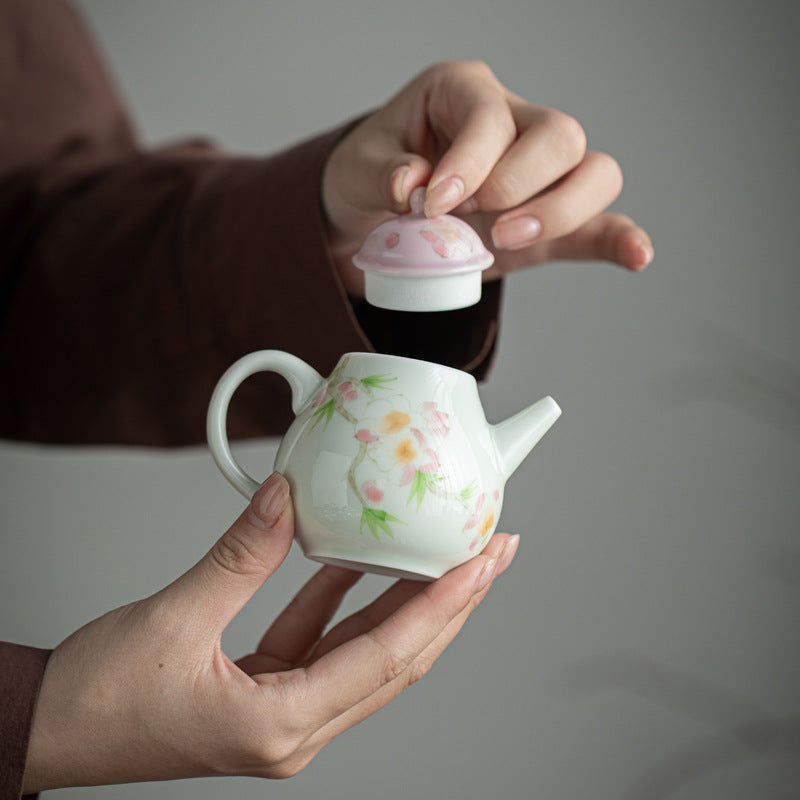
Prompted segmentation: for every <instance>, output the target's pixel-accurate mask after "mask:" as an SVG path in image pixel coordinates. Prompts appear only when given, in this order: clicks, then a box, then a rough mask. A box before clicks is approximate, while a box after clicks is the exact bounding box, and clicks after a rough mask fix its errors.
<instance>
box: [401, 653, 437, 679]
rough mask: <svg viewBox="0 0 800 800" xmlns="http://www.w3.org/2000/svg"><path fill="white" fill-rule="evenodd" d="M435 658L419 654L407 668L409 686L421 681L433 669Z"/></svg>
mask: <svg viewBox="0 0 800 800" xmlns="http://www.w3.org/2000/svg"><path fill="white" fill-rule="evenodd" d="M433 662H434V659H432V658H429V657H427V656H419V658H416V659H415V660H414V661H413V662H412V663H411V664H410V665H409V666H408V668H407V669H406V677H407V680H408V686H412V685H413V684H415V683H417V682H418V681H421V680H422V679H423V678H424V677H425V676H426V675H427V674H428V673H429V672H430V670H431V667H432V666H433Z"/></svg>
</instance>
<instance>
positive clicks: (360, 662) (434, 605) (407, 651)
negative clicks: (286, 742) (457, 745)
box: [305, 555, 497, 727]
mask: <svg viewBox="0 0 800 800" xmlns="http://www.w3.org/2000/svg"><path fill="white" fill-rule="evenodd" d="M496 567H497V558H496V557H492V556H487V555H479V556H476V557H475V558H473V559H472V560H470V561H468V562H467V563H466V564H463V565H461V566H460V567H457V568H456V569H454V570H452V571H450V572H448V573H447V574H446V575H444V576H443V577H441V578H439V580H437V581H434V582H433V583H431V584H429V585H428V586H426V587H425V589H424V590H423V591H422V592H420V593H419V594H417V595H416V596H415V597H413V598H411V600H409V601H408V602H407V603H405V604H404V605H403V606H401V607H400V608H399V609H398V610H397V611H395V612H394V613H393V614H392V615H391V616H390V617H388V618H387V619H385V620H384V621H383V622H382V623H381V624H380V625H378V626H377V627H375V628H373V629H372V630H370V631H367V632H366V633H364V634H362V635H361V636H358V637H357V638H355V639H352V640H351V641H349V642H347V643H345V644H343V645H341V646H340V647H337V648H336V649H335V650H333V651H331V652H330V653H327V654H326V655H324V656H322V658H320V659H319V660H318V661H315V662H314V663H313V664H311V665H310V666H309V667H308V668H307V669H306V670H305V679H306V681H307V682H308V684H309V686H310V687H313V696H314V697H316V698H317V703H316V708H314V709H309V710H310V711H311V713H312V714H313V715H314V716H315V717H316V722H317V724H318V726H319V727H321V726H322V725H324V724H325V723H327V722H329V721H330V720H332V719H334V718H335V717H337V716H339V715H340V714H342V713H344V712H345V711H347V710H348V709H349V708H352V707H353V706H354V705H356V704H357V703H360V702H361V701H363V700H365V699H366V698H368V697H369V696H370V695H372V694H374V693H375V692H376V691H378V690H379V689H380V688H381V687H383V686H385V685H386V684H388V683H391V682H392V681H393V680H394V679H395V678H397V677H398V676H400V675H401V674H402V673H403V672H404V671H405V669H406V668H407V667H408V666H409V665H410V664H411V663H412V662H413V661H414V659H416V658H417V656H419V654H420V653H421V652H423V650H425V649H426V648H427V647H428V646H429V645H430V644H431V642H433V641H434V640H435V639H436V638H437V637H438V636H439V635H440V634H441V632H442V631H443V630H444V629H445V628H446V627H447V626H448V625H449V624H450V623H451V622H452V620H454V619H455V618H456V617H457V616H458V615H459V614H460V613H461V611H463V609H464V608H466V606H467V605H468V604H469V602H470V600H471V599H472V597H473V596H474V595H475V594H476V593H477V592H480V591H481V590H482V589H484V588H485V587H486V586H487V585H488V584H489V582H490V581H491V579H492V576H493V574H494V571H495V568H496ZM309 694H312V692H309Z"/></svg>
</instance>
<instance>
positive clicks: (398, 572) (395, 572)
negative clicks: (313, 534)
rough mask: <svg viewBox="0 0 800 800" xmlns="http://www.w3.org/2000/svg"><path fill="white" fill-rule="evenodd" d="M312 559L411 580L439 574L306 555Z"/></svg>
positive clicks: (422, 579) (424, 579)
mask: <svg viewBox="0 0 800 800" xmlns="http://www.w3.org/2000/svg"><path fill="white" fill-rule="evenodd" d="M307 558H310V559H311V560H312V561H317V562H319V563H320V564H332V565H333V566H334V567H344V568H345V569H352V570H355V571H356V572H369V573H371V574H373V575H385V576H386V577H388V578H405V579H407V580H412V581H427V582H428V583H430V582H431V581H435V580H436V578H439V577H441V575H430V574H425V573H422V572H415V571H412V570H405V569H398V568H397V567H389V566H383V565H381V564H367V563H365V562H363V561H351V560H349V559H346V558H332V557H330V556H311V555H309V556H307Z"/></svg>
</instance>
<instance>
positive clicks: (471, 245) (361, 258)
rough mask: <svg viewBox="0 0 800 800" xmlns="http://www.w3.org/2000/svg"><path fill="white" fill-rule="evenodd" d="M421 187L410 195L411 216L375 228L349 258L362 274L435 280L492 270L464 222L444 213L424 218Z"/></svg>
mask: <svg viewBox="0 0 800 800" xmlns="http://www.w3.org/2000/svg"><path fill="white" fill-rule="evenodd" d="M424 201H425V187H422V186H420V187H418V188H417V189H415V190H414V191H413V192H412V193H411V198H410V204H411V212H410V213H409V214H404V215H403V216H400V217H395V218H394V219H390V220H387V221H386V222H383V223H381V224H380V225H378V227H377V228H375V230H374V231H372V233H370V234H369V236H368V237H367V238H366V240H365V241H364V244H363V245H362V247H361V249H360V250H359V251H358V252H357V253H356V254H355V255H354V256H353V263H354V264H355V265H356V266H357V267H358V268H359V269H362V270H364V271H365V272H366V273H374V274H378V275H393V276H398V277H399V276H406V277H409V278H411V277H419V278H422V277H436V276H446V275H459V274H463V273H466V272H477V271H480V270H484V269H486V268H487V267H489V266H491V264H492V263H493V262H494V256H493V255H492V254H491V253H490V252H489V251H488V250H487V249H486V247H484V245H483V242H482V241H481V238H480V236H478V234H477V233H476V232H475V231H474V230H473V229H472V228H471V227H470V226H469V225H468V224H467V223H466V222H464V221H463V220H460V219H458V217H453V216H451V215H449V214H445V215H443V216H441V217H434V218H433V219H428V218H427V217H426V216H425V214H424V212H423V203H424Z"/></svg>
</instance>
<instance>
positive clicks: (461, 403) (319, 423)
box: [208, 350, 561, 579]
mask: <svg viewBox="0 0 800 800" xmlns="http://www.w3.org/2000/svg"><path fill="white" fill-rule="evenodd" d="M260 371H271V372H277V373H278V374H280V375H282V376H283V377H284V378H285V379H286V380H287V381H288V382H289V385H290V387H291V390H292V409H293V411H294V413H295V415H296V418H295V420H294V422H293V423H292V425H291V426H290V428H289V430H288V431H287V432H286V434H285V436H284V437H283V440H282V441H281V444H280V448H279V450H278V454H277V457H276V459H275V465H274V466H275V469H276V470H279V471H280V472H281V473H283V474H284V475H285V476H286V478H287V480H288V481H289V484H290V486H291V489H292V498H293V501H294V508H295V520H296V537H297V539H298V541H299V543H300V545H301V547H302V548H303V551H304V553H305V555H306V556H307V557H308V558H311V559H313V560H315V561H321V562H323V563H328V564H337V565H340V566H345V567H349V568H352V569H358V570H361V571H363V572H375V573H379V574H382V575H391V576H397V577H411V578H416V579H433V578H438V577H440V576H441V575H443V574H444V573H445V572H447V571H448V570H449V569H451V568H452V567H455V566H456V565H458V564H460V563H462V562H464V561H467V560H468V559H470V558H472V557H473V556H474V555H477V554H478V553H479V552H480V551H481V550H482V549H483V547H484V546H485V545H486V544H487V543H488V541H489V539H490V537H491V534H492V533H493V532H494V529H495V526H496V523H497V520H498V518H499V516H500V509H501V507H502V503H503V488H504V485H505V482H506V480H507V478H508V477H509V476H510V475H511V473H512V472H513V471H514V470H515V469H516V468H517V466H518V465H519V464H520V462H521V461H522V460H523V459H524V458H525V456H526V455H527V454H528V453H529V452H530V450H531V449H532V448H533V447H534V445H535V444H536V443H537V442H538V441H539V440H540V439H541V438H542V436H543V435H544V434H545V433H546V432H547V430H548V429H549V428H550V426H551V425H552V424H553V423H554V422H555V420H556V419H558V417H559V415H560V414H561V409H560V408H559V407H558V405H557V404H556V402H555V401H554V400H553V399H552V398H551V397H545V398H544V399H542V400H540V401H539V402H537V403H535V404H534V405H532V406H530V407H529V408H527V409H525V410H524V411H521V412H519V413H518V414H516V415H515V416H513V417H511V418H510V419H507V420H506V421H505V422H501V423H499V424H497V425H490V424H489V423H488V422H487V421H486V418H485V416H484V413H483V408H482V406H481V403H480V399H479V396H478V387H477V384H476V382H475V379H474V378H473V377H472V376H471V375H469V374H468V373H466V372H462V371H460V370H457V369H452V368H450V367H444V366H440V365H438V364H432V363H428V362H425V361H417V360H414V359H409V358H401V357H399V356H387V355H379V354H375V353H349V354H347V355H344V356H343V357H342V358H341V359H340V361H339V363H338V364H337V366H336V368H335V369H334V371H333V372H332V373H331V375H330V377H329V378H327V379H325V378H323V377H322V376H321V375H320V374H319V373H317V372H316V370H314V369H313V368H312V367H310V366H309V365H308V364H306V363H305V362H304V361H301V360H300V359H299V358H297V357H295V356H292V355H290V354H288V353H284V352H281V351H277V350H263V351H259V352H255V353H251V354H250V355H247V356H245V357H244V358H242V359H240V360H239V361H237V362H236V363H235V364H234V365H233V366H232V367H231V368H230V369H229V370H228V371H227V372H226V373H225V374H224V375H223V377H222V378H221V380H220V381H219V384H218V385H217V387H216V389H215V391H214V394H213V396H212V399H211V403H210V406H209V410H208V441H209V445H210V448H211V452H212V454H213V456H214V459H215V461H216V462H217V465H218V466H219V468H220V469H221V470H222V472H223V474H224V475H225V477H226V478H227V479H228V480H229V481H230V482H231V483H232V484H233V486H235V487H236V488H237V489H238V490H239V491H240V492H241V493H242V494H243V495H244V496H245V497H247V498H250V497H251V496H252V495H253V494H254V493H255V491H256V490H257V489H258V487H259V485H260V484H259V482H258V481H256V480H254V479H253V478H252V477H250V476H249V475H248V474H247V473H245V472H244V470H242V468H241V467H240V466H239V464H238V463H237V462H236V460H235V459H234V457H233V455H232V453H231V449H230V445H229V443H228V438H227V433H226V415H227V410H228V404H229V402H230V399H231V397H232V396H233V393H234V391H235V390H236V388H237V387H238V386H239V385H240V384H241V383H242V381H244V380H245V378H247V377H248V376H250V375H252V374H254V373H256V372H260Z"/></svg>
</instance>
